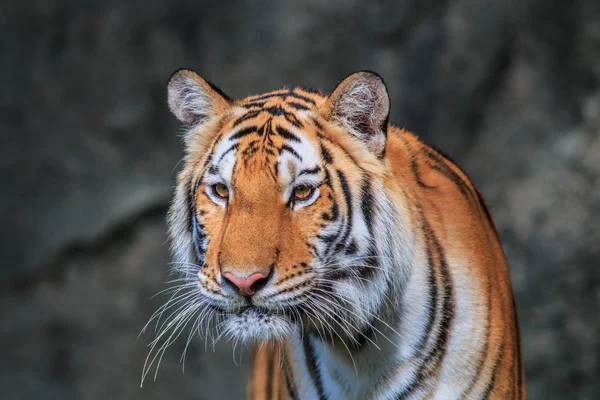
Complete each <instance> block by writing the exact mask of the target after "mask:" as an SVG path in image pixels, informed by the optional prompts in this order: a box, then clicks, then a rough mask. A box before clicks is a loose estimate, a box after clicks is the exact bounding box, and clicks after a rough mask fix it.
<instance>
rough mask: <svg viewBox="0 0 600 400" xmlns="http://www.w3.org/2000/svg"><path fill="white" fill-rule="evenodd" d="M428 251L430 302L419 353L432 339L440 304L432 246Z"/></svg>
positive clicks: (428, 245)
mask: <svg viewBox="0 0 600 400" xmlns="http://www.w3.org/2000/svg"><path fill="white" fill-rule="evenodd" d="M426 250H427V266H428V276H427V283H428V284H429V301H428V303H427V325H425V330H424V331H423V337H422V338H421V340H420V341H419V345H418V347H417V349H418V351H419V352H421V351H423V350H424V349H425V346H426V344H427V342H428V340H429V338H430V337H431V333H432V328H433V322H434V321H435V316H436V310H437V304H438V287H437V285H438V283H437V278H436V276H437V275H436V273H435V267H434V264H433V263H434V260H433V255H432V254H431V249H430V244H429V243H428V244H427V245H426Z"/></svg>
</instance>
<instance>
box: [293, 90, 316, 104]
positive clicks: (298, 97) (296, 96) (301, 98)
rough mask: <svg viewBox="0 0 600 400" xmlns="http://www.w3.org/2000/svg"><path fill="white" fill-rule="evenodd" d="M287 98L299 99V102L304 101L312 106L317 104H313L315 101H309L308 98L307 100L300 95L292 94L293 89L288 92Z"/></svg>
mask: <svg viewBox="0 0 600 400" xmlns="http://www.w3.org/2000/svg"><path fill="white" fill-rule="evenodd" d="M289 96H290V97H294V98H296V99H299V100H302V101H305V102H307V103H310V104H312V105H316V104H317V103H315V101H314V100H313V99H310V98H308V97H306V96H302V95H301V94H299V93H296V92H294V90H293V89H292V91H291V92H290V94H289Z"/></svg>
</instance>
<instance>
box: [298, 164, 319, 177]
mask: <svg viewBox="0 0 600 400" xmlns="http://www.w3.org/2000/svg"><path fill="white" fill-rule="evenodd" d="M319 172H321V167H319V166H318V165H317V166H316V167H314V168H311V169H303V170H302V171H300V172H299V173H298V176H300V175H316V174H318V173H319Z"/></svg>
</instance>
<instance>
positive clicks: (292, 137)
mask: <svg viewBox="0 0 600 400" xmlns="http://www.w3.org/2000/svg"><path fill="white" fill-rule="evenodd" d="M275 132H276V133H277V134H278V135H279V136H281V137H282V138H284V139H287V140H291V141H292V142H297V143H301V140H300V139H299V138H298V136H296V135H294V134H293V133H292V132H290V131H288V130H287V129H285V128H283V127H282V126H279V125H278V126H277V127H275Z"/></svg>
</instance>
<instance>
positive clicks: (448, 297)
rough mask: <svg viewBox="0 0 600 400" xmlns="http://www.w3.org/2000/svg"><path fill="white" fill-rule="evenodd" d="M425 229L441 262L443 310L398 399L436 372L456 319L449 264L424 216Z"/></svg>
mask: <svg viewBox="0 0 600 400" xmlns="http://www.w3.org/2000/svg"><path fill="white" fill-rule="evenodd" d="M423 231H424V233H425V236H426V239H427V242H428V243H429V245H428V247H429V246H430V247H431V248H432V249H433V250H434V251H435V255H436V256H437V261H438V263H439V271H440V272H439V274H440V275H441V278H442V286H443V298H442V307H441V310H440V312H438V313H437V315H440V316H441V317H440V319H441V321H439V324H438V328H437V329H433V328H432V332H433V331H435V332H437V337H436V339H435V341H434V346H433V347H432V348H431V350H430V351H429V353H428V354H427V357H426V358H425V360H423V363H422V364H421V366H420V368H419V371H418V372H417V374H416V376H415V377H414V378H413V380H412V382H411V383H410V385H409V386H408V387H407V388H406V389H404V390H403V391H402V392H401V393H399V394H398V395H397V396H396V399H397V400H401V399H406V398H408V397H409V396H410V395H411V394H413V393H414V391H415V390H417V388H418V387H419V386H420V385H421V384H422V383H423V382H424V381H425V380H426V379H427V378H428V377H429V376H430V375H431V374H432V373H433V372H435V369H436V368H438V367H439V364H440V363H441V362H442V360H443V358H444V355H445V354H446V346H447V343H448V338H449V334H450V325H451V324H452V321H453V319H454V312H455V311H454V301H453V290H452V283H451V280H450V272H449V270H448V264H447V263H446V259H445V257H444V251H443V248H442V246H441V245H440V243H439V242H438V240H437V238H436V236H435V233H434V232H433V231H432V229H431V226H430V224H429V222H428V221H427V219H426V218H423ZM432 259H433V258H432Z"/></svg>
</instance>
